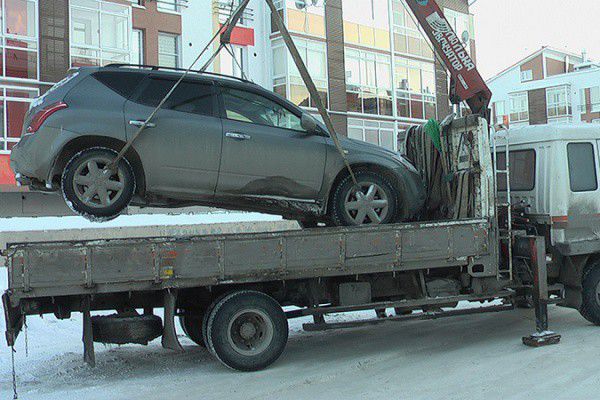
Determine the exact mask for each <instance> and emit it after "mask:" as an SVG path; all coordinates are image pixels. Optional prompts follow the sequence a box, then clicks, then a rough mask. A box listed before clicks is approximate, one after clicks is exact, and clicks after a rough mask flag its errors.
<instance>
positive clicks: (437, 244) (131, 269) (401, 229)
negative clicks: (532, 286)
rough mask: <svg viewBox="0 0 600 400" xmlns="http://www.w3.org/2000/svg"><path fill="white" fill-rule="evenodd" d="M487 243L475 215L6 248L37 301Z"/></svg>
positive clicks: (445, 254)
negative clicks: (430, 220)
mask: <svg viewBox="0 0 600 400" xmlns="http://www.w3.org/2000/svg"><path fill="white" fill-rule="evenodd" d="M490 240H493V235H490V227H489V223H488V222H487V221H486V220H485V219H473V220H461V221H446V222H435V223H413V224H398V225H387V226H380V227H364V228H330V229H313V230H304V231H284V232H274V233H248V234H230V235H202V236H191V237H185V238H147V239H115V240H95V241H71V242H47V243H31V244H24V245H12V246H10V247H9V248H8V251H7V253H8V260H9V271H10V274H9V289H10V292H11V297H15V298H32V297H40V296H61V295H70V294H86V293H108V292H118V291H128V290H161V289H164V288H185V287H196V286H206V285H218V284H227V283H242V282H263V281H271V280H286V279H299V278H313V277H319V276H323V277H325V276H340V275H352V274H358V273H375V272H387V271H406V270H412V269H419V268H441V267H448V266H465V265H469V264H471V263H472V262H473V260H475V259H486V257H487V259H491V258H490V257H489V250H488V249H490V243H489V241H490ZM492 248H493V246H492ZM478 262H480V261H478ZM486 271H489V272H488V274H489V275H493V274H495V268H486Z"/></svg>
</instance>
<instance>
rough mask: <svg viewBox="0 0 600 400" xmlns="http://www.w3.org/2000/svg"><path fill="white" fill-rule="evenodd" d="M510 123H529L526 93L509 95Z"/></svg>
mask: <svg viewBox="0 0 600 400" xmlns="http://www.w3.org/2000/svg"><path fill="white" fill-rule="evenodd" d="M510 122H511V123H515V122H516V123H518V122H529V100H528V96H527V92H522V93H514V94H511V95H510Z"/></svg>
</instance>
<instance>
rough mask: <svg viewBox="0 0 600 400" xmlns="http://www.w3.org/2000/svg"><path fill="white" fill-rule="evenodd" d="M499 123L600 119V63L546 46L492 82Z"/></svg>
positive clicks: (495, 114) (494, 106)
mask: <svg viewBox="0 0 600 400" xmlns="http://www.w3.org/2000/svg"><path fill="white" fill-rule="evenodd" d="M487 83H488V86H489V87H490V89H491V90H492V93H493V97H492V115H493V118H494V122H495V123H496V124H498V125H499V124H503V125H505V126H512V127H515V126H522V125H537V124H552V123H561V122H571V123H582V122H587V123H600V64H598V63H594V62H592V61H589V60H588V59H587V56H586V55H585V54H582V55H576V54H572V53H568V52H565V51H562V50H556V49H552V48H549V47H542V48H541V49H540V50H538V51H536V52H535V53H533V54H531V55H529V56H528V57H526V58H524V59H522V60H520V61H519V62H517V63H516V64H514V65H512V66H511V67H509V68H507V69H505V70H504V71H502V72H500V73H499V74H498V75H496V76H494V77H493V78H491V79H490V80H488V82H487Z"/></svg>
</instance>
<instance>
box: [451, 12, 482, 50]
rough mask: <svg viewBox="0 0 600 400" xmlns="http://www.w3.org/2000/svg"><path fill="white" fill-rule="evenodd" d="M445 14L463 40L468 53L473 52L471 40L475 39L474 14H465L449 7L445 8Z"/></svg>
mask: <svg viewBox="0 0 600 400" xmlns="http://www.w3.org/2000/svg"><path fill="white" fill-rule="evenodd" d="M444 16H445V17H446V19H447V20H448V23H449V24H450V26H451V27H452V29H454V32H456V35H457V36H458V38H459V39H461V42H462V43H463V45H464V46H465V49H466V50H467V53H469V54H470V53H471V43H470V42H469V41H470V40H474V39H475V28H474V22H473V15H471V14H464V13H461V12H458V11H454V10H451V9H449V8H444ZM465 32H466V33H465ZM467 38H468V39H469V41H467V42H465V41H464V39H467Z"/></svg>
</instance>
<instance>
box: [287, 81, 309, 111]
mask: <svg viewBox="0 0 600 400" xmlns="http://www.w3.org/2000/svg"><path fill="white" fill-rule="evenodd" d="M290 101H291V102H292V103H294V104H295V105H297V106H301V107H308V106H309V94H308V89H307V88H306V87H305V86H304V85H290Z"/></svg>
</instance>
